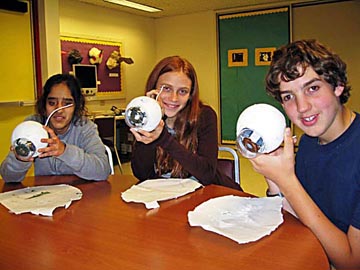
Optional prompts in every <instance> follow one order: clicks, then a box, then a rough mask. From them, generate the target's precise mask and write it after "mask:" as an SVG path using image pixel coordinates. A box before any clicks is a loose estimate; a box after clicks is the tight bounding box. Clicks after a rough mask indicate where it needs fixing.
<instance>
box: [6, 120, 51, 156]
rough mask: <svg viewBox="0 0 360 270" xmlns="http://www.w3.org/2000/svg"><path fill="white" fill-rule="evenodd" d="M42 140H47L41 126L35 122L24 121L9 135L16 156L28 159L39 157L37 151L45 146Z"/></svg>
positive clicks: (46, 134)
mask: <svg viewBox="0 0 360 270" xmlns="http://www.w3.org/2000/svg"><path fill="white" fill-rule="evenodd" d="M42 138H49V135H48V133H47V131H46V130H45V129H44V128H43V126H42V124H40V123H39V122H36V121H25V122H22V123H20V124H19V125H17V126H16V127H15V129H14V130H13V133H12V135H11V144H12V146H13V147H14V150H15V152H16V154H17V155H19V156H21V157H24V158H29V157H37V156H38V155H39V152H38V149H40V148H44V147H46V146H47V143H42V142H41V141H40V140H41V139H42Z"/></svg>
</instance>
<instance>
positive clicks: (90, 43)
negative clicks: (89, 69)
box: [60, 36, 124, 95]
mask: <svg viewBox="0 0 360 270" xmlns="http://www.w3.org/2000/svg"><path fill="white" fill-rule="evenodd" d="M60 42H61V63H62V72H63V73H69V72H70V73H71V72H72V64H71V63H69V53H70V52H71V51H72V50H77V51H78V52H79V53H80V55H81V57H82V61H81V62H80V63H79V64H91V63H90V56H89V51H90V50H91V49H92V48H94V47H95V48H97V49H99V50H101V51H102V61H101V63H97V64H96V65H97V80H98V83H99V84H98V92H97V95H119V94H124V90H123V88H122V76H121V65H118V66H117V67H114V68H112V69H109V68H108V67H107V65H106V61H107V60H108V59H109V57H110V55H111V53H112V52H113V51H118V52H119V53H120V54H121V46H122V45H121V43H120V42H112V41H104V40H97V39H85V38H77V37H67V36H61V37H60Z"/></svg>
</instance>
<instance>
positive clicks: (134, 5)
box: [104, 0, 161, 12]
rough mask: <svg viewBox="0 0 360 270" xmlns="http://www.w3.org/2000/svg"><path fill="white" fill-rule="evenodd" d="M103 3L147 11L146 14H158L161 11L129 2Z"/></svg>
mask: <svg viewBox="0 0 360 270" xmlns="http://www.w3.org/2000/svg"><path fill="white" fill-rule="evenodd" d="M104 1H105V2H109V3H113V4H117V5H121V6H125V7H130V8H135V9H140V10H143V11H147V12H159V11H161V9H158V8H153V7H149V6H145V5H142V4H138V3H134V2H131V1H127V0H104Z"/></svg>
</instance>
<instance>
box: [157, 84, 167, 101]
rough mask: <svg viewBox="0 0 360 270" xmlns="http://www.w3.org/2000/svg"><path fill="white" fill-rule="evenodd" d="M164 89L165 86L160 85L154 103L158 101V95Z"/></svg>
mask: <svg viewBox="0 0 360 270" xmlns="http://www.w3.org/2000/svg"><path fill="white" fill-rule="evenodd" d="M164 87H165V85H162V86H161V87H160V91H159V93H158V94H157V96H156V98H155V100H156V101H157V100H158V97H159V96H160V94H161V92H162V90H163V89H164Z"/></svg>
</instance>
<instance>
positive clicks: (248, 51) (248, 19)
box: [218, 7, 290, 144]
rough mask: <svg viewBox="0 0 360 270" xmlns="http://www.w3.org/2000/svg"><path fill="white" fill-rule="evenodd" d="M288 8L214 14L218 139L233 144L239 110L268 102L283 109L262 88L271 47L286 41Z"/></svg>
mask: <svg viewBox="0 0 360 270" xmlns="http://www.w3.org/2000/svg"><path fill="white" fill-rule="evenodd" d="M289 18H290V16H289V8H288V7H280V8H276V9H266V10H258V11H249V12H241V13H232V14H223V15H218V38H219V42H218V44H219V65H220V66H219V72H220V110H221V142H222V143H225V144H235V140H236V124H237V119H238V117H239V115H240V114H241V112H242V111H243V110H245V109H246V108H247V107H248V106H250V105H253V104H256V103H268V104H271V105H273V106H275V107H277V108H278V109H279V110H281V111H282V112H283V109H282V107H281V105H280V104H279V103H278V102H277V101H276V100H275V99H274V98H272V97H270V96H269V95H267V93H266V91H265V75H266V73H267V70H268V68H269V65H270V62H271V57H272V54H273V52H274V50H275V49H276V48H278V47H280V46H281V45H284V44H286V43H288V42H289V40H290V26H289Z"/></svg>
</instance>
